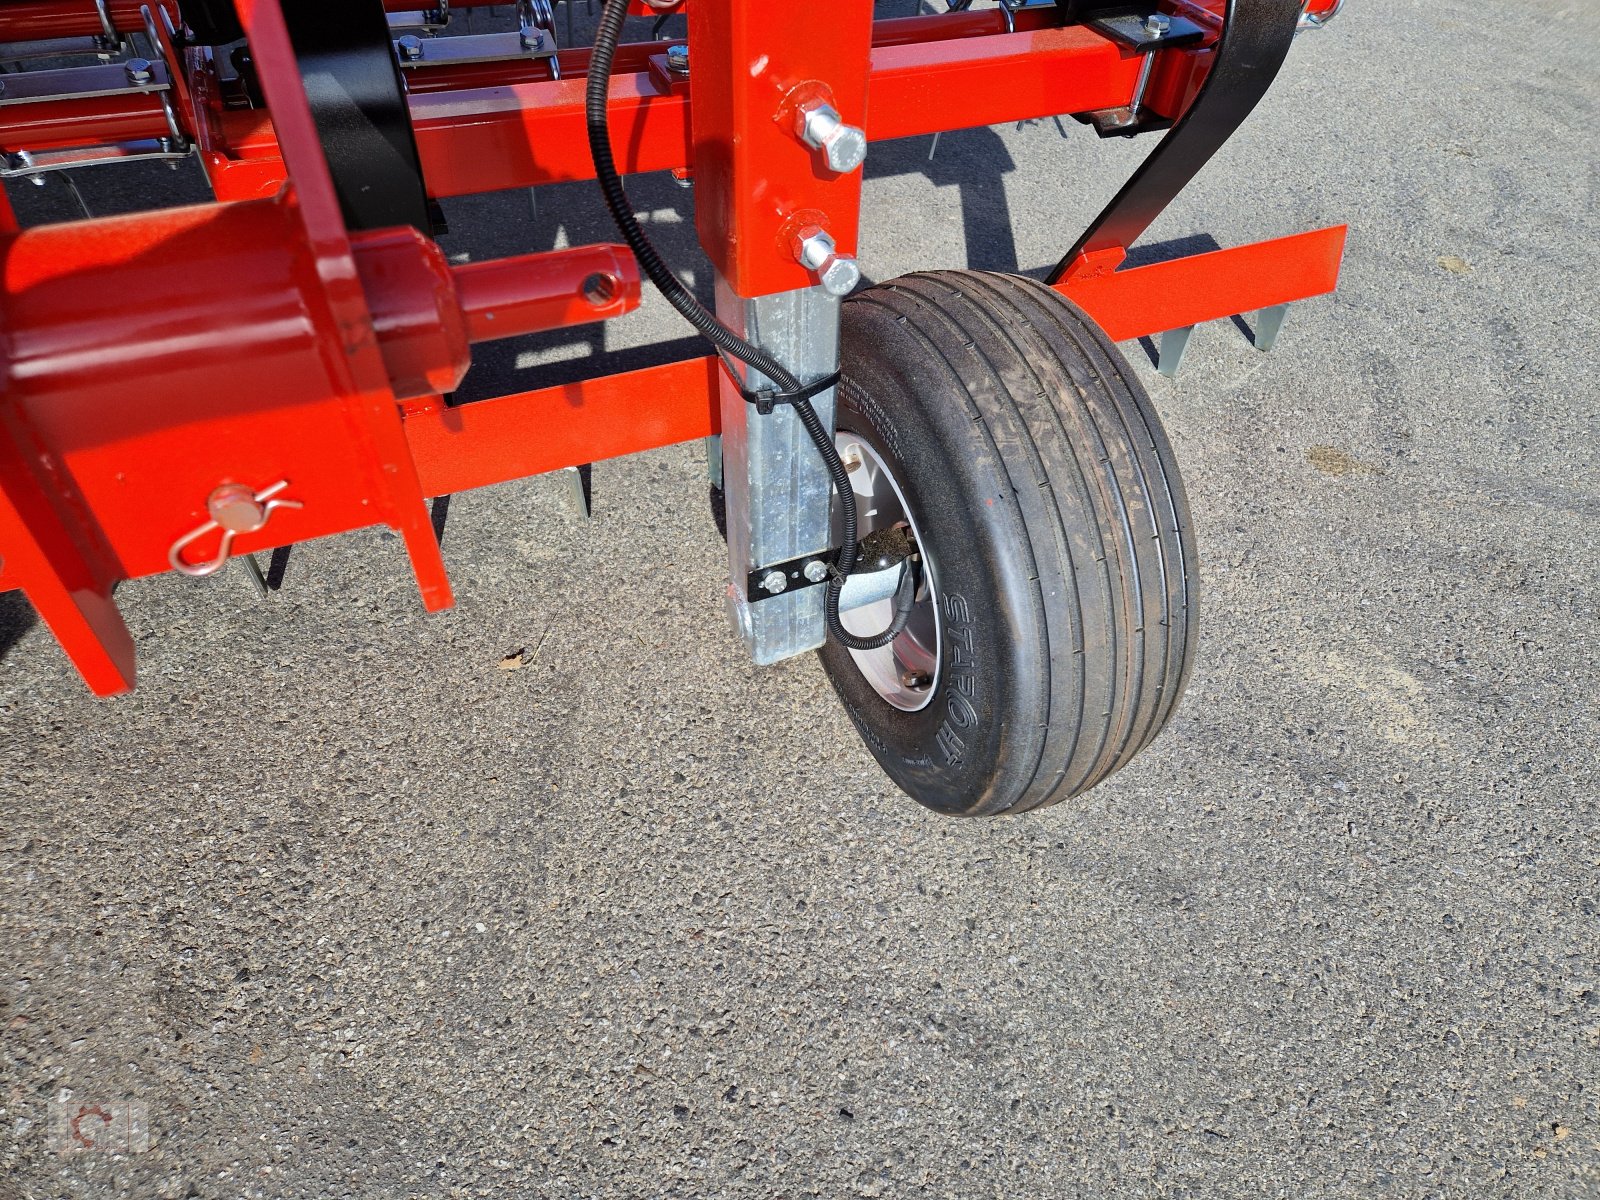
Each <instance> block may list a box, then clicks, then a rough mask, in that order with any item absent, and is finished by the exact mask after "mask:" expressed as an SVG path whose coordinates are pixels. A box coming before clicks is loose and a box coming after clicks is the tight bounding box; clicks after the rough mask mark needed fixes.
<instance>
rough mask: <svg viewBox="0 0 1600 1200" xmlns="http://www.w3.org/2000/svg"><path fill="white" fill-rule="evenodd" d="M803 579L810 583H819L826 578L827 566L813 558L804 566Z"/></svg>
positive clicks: (818, 559)
mask: <svg viewBox="0 0 1600 1200" xmlns="http://www.w3.org/2000/svg"><path fill="white" fill-rule="evenodd" d="M805 577H806V578H807V579H809V580H810V581H811V582H812V583H821V582H822V581H823V580H824V579H826V578H827V577H828V564H827V563H825V562H823V561H822V560H821V559H820V558H814V559H812V560H811V561H810V562H808V563H807V564H806V565H805Z"/></svg>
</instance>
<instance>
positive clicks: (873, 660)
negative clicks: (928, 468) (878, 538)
mask: <svg viewBox="0 0 1600 1200" xmlns="http://www.w3.org/2000/svg"><path fill="white" fill-rule="evenodd" d="M833 441H834V445H835V446H837V447H838V449H839V455H840V457H841V458H843V459H844V463H845V466H846V467H847V468H849V471H850V483H851V486H852V488H853V489H854V491H855V494H856V511H857V514H858V516H859V524H860V532H859V535H858V536H861V537H865V536H866V535H867V534H869V533H871V532H872V531H873V530H875V529H886V528H888V527H890V526H893V525H898V524H899V523H901V522H902V521H903V522H905V523H906V524H908V525H910V526H911V533H912V536H913V537H915V538H916V540H917V545H918V546H919V547H921V548H922V584H921V586H920V587H919V589H918V591H917V598H916V605H915V607H914V608H912V610H911V619H910V620H909V621H907V622H906V627H905V630H904V631H903V632H902V633H901V634H900V636H899V637H897V638H895V640H894V641H892V642H890V643H889V644H888V645H887V646H883V647H880V648H879V649H877V650H852V651H850V657H851V658H852V659H854V660H855V664H856V669H857V670H858V671H860V672H861V675H862V678H864V679H865V680H866V681H867V682H868V683H869V684H871V685H872V690H873V691H875V692H877V693H878V695H880V696H882V697H883V698H884V699H885V700H886V701H888V702H889V703H890V704H892V705H893V706H894V707H895V708H898V709H900V710H901V711H902V712H918V711H920V710H922V709H924V708H926V707H927V706H928V704H929V702H930V701H932V699H933V694H934V692H935V691H937V690H938V687H939V667H940V663H941V650H940V647H941V645H942V644H943V642H942V638H941V635H942V633H943V625H942V621H941V618H940V615H939V603H938V595H939V588H938V567H937V565H936V564H935V563H934V561H933V559H932V557H931V556H930V555H929V553H928V544H927V542H926V541H924V540H923V537H922V530H921V529H920V528H919V527H918V525H917V518H916V516H915V515H914V514H913V513H912V512H911V507H910V505H908V504H907V503H906V498H905V493H904V492H902V491H901V490H900V483H899V481H898V480H897V479H895V477H894V474H893V473H892V472H891V471H890V470H889V467H888V464H887V463H885V462H884V461H883V458H882V457H881V456H880V455H879V454H878V452H877V451H876V450H875V449H873V448H872V446H871V445H869V444H868V443H867V442H866V441H864V440H863V439H862V438H860V437H859V436H857V435H856V434H854V433H852V432H850V431H849V430H848V429H841V430H839V432H838V433H836V434H834V437H833ZM835 519H836V522H835V523H836V524H837V513H836V514H835ZM837 532H838V531H837V529H835V533H837ZM893 617H894V600H893V599H892V598H890V599H886V600H875V601H873V602H872V603H871V604H866V605H863V606H862V607H860V608H857V609H852V610H851V611H849V612H843V613H840V614H839V620H840V622H841V623H842V624H843V625H844V627H845V628H846V629H848V630H849V631H850V632H851V633H853V634H855V635H856V636H857V637H871V636H873V635H874V634H877V633H881V632H882V631H883V630H885V629H887V628H888V626H889V622H890V620H892V619H893Z"/></svg>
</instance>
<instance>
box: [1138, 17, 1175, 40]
mask: <svg viewBox="0 0 1600 1200" xmlns="http://www.w3.org/2000/svg"><path fill="white" fill-rule="evenodd" d="M1171 28H1172V18H1171V17H1169V16H1167V14H1166V13H1151V14H1150V15H1149V16H1148V17H1146V18H1145V19H1144V31H1145V32H1146V33H1154V34H1158V35H1159V34H1163V33H1166V32H1167V30H1169V29H1171Z"/></svg>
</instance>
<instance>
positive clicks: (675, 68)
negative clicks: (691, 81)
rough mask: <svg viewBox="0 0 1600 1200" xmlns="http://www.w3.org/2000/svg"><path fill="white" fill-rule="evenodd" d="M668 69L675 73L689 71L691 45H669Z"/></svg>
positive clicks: (681, 73) (682, 73) (680, 73)
mask: <svg viewBox="0 0 1600 1200" xmlns="http://www.w3.org/2000/svg"><path fill="white" fill-rule="evenodd" d="M667 70H669V71H671V72H672V73H673V74H674V75H687V74H688V73H689V47H687V46H684V45H676V46H668V47H667Z"/></svg>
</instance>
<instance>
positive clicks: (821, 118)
mask: <svg viewBox="0 0 1600 1200" xmlns="http://www.w3.org/2000/svg"><path fill="white" fill-rule="evenodd" d="M795 133H796V134H797V135H799V138H800V140H801V141H802V142H804V143H805V144H806V145H808V146H810V147H811V148H812V149H813V150H821V151H822V154H823V157H824V158H825V159H826V160H827V163H828V170H830V171H832V172H833V173H834V174H836V175H844V174H847V173H849V172H850V171H854V170H855V169H856V168H857V167H859V166H860V165H861V164H862V163H864V162H866V160H867V135H866V134H865V133H864V132H862V131H861V130H860V129H859V128H857V127H856V126H854V125H846V124H845V123H844V118H843V117H841V116H840V115H839V110H838V109H836V108H834V107H833V105H831V104H824V103H822V102H821V101H817V102H814V103H812V104H807V105H805V106H804V107H803V108H800V109H798V110H797V111H796V112H795Z"/></svg>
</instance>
